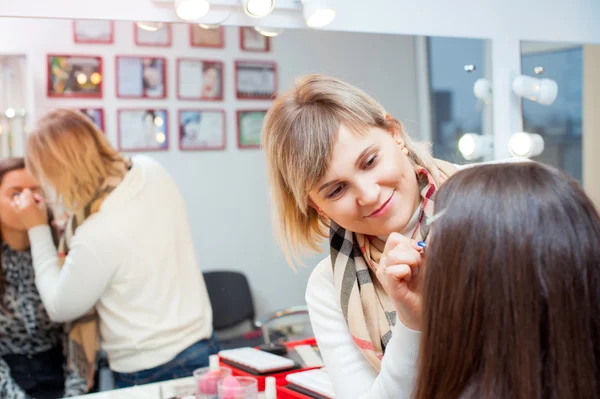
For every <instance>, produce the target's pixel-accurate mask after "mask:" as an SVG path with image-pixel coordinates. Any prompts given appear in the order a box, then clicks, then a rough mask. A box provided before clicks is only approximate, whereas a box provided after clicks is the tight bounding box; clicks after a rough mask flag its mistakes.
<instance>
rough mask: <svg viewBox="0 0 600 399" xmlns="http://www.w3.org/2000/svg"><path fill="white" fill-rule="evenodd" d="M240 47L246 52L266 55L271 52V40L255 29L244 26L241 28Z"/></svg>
mask: <svg viewBox="0 0 600 399" xmlns="http://www.w3.org/2000/svg"><path fill="white" fill-rule="evenodd" d="M240 47H241V48H242V50H244V51H254V52H260V53H266V52H268V51H270V50H271V39H270V38H269V37H267V36H264V35H261V34H260V33H258V32H257V31H256V30H255V29H254V28H253V27H248V26H243V27H241V28H240Z"/></svg>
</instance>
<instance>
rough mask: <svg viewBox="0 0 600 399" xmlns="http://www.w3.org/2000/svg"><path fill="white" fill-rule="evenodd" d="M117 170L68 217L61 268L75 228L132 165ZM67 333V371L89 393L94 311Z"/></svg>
mask: <svg viewBox="0 0 600 399" xmlns="http://www.w3.org/2000/svg"><path fill="white" fill-rule="evenodd" d="M118 168H119V170H118V173H117V174H116V175H115V176H109V177H107V178H106V179H105V180H104V183H103V184H102V186H101V187H100V190H98V193H97V194H96V196H95V197H94V198H93V199H92V200H91V201H90V202H89V203H88V204H87V205H86V206H85V207H83V209H81V210H79V211H78V212H75V213H74V214H73V215H71V218H70V219H69V221H68V222H67V224H66V226H65V231H64V232H63V234H62V236H61V238H60V241H59V243H58V261H59V266H60V267H62V266H63V264H64V263H65V258H66V256H67V254H68V253H69V245H70V243H71V239H72V238H73V236H74V235H75V230H76V229H77V227H78V226H81V224H82V223H83V222H84V221H85V220H86V219H87V218H88V217H90V216H91V215H93V214H94V213H96V212H98V211H99V210H100V206H101V205H102V203H103V202H104V200H105V199H106V197H108V195H109V194H110V193H111V192H112V191H113V190H114V189H115V188H116V187H117V186H118V185H119V183H121V182H122V181H123V178H124V177H125V174H126V173H127V171H128V170H129V169H130V168H131V161H130V160H128V159H124V160H123V162H119V163H118ZM66 329H67V331H68V344H67V348H65V352H66V353H65V356H66V358H67V367H68V368H69V369H70V370H71V371H72V372H74V373H77V374H79V375H81V376H82V377H83V378H85V382H86V390H87V391H89V390H90V389H91V388H92V386H93V385H94V373H95V371H96V360H97V355H98V351H99V350H100V331H99V329H98V314H97V313H96V309H95V308H92V309H90V311H89V312H88V313H86V314H85V315H83V316H82V317H81V318H79V319H77V320H74V321H72V322H71V323H68V324H67V325H66Z"/></svg>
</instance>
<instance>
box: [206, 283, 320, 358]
mask: <svg viewBox="0 0 600 399" xmlns="http://www.w3.org/2000/svg"><path fill="white" fill-rule="evenodd" d="M204 281H205V282H206V288H207V291H208V296H209V298H210V302H211V304H212V310H213V329H214V330H215V335H216V336H217V338H218V340H219V343H220V345H221V348H222V349H232V348H240V347H245V346H252V347H253V346H258V345H261V344H264V343H269V342H275V341H286V340H289V338H290V337H291V336H294V334H295V333H294V331H292V330H293V329H290V328H286V327H289V326H286V327H279V328H276V329H273V330H272V331H271V330H269V326H271V325H272V324H274V323H275V322H278V321H280V319H282V318H283V317H288V316H294V315H305V316H306V315H308V311H307V309H306V307H305V306H295V307H291V308H287V309H281V310H278V311H276V312H273V313H271V314H269V315H266V316H265V317H262V318H260V319H258V320H257V319H256V315H255V310H254V303H253V300H252V292H251V290H250V284H249V283H248V279H247V278H246V276H245V275H244V274H243V273H240V272H235V271H210V272H204ZM244 324H246V326H245V327H246V328H245V329H243V330H241V331H243V332H241V331H239V330H240V328H243V327H244ZM308 329H309V330H310V331H309V332H308V333H307V334H305V335H304V336H302V337H301V338H304V337H311V336H312V329H310V326H309V328H308ZM302 330H303V331H304V330H306V329H305V328H304V329H302ZM232 331H233V333H232Z"/></svg>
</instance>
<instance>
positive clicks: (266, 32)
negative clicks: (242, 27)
mask: <svg viewBox="0 0 600 399" xmlns="http://www.w3.org/2000/svg"><path fill="white" fill-rule="evenodd" d="M254 30H255V31H257V32H258V33H260V34H261V35H263V36H266V37H275V36H279V35H280V34H281V33H282V32H283V29H281V28H266V27H264V26H255V27H254Z"/></svg>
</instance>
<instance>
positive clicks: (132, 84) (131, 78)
mask: <svg viewBox="0 0 600 399" xmlns="http://www.w3.org/2000/svg"><path fill="white" fill-rule="evenodd" d="M116 70H117V79H116V82H117V97H119V98H166V97H167V60H166V59H165V58H162V57H137V56H118V57H117V66H116Z"/></svg>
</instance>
